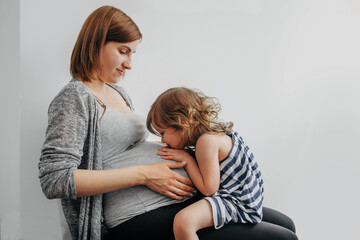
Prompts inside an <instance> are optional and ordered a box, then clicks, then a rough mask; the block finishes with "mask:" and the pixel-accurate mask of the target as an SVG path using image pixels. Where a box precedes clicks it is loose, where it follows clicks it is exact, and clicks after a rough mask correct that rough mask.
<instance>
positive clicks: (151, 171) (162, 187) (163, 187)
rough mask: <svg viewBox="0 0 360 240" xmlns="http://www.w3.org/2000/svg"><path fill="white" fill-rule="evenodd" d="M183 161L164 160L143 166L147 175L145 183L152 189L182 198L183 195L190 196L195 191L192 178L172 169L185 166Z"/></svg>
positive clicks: (143, 171)
mask: <svg viewBox="0 0 360 240" xmlns="http://www.w3.org/2000/svg"><path fill="white" fill-rule="evenodd" d="M185 165H186V163H183V162H162V163H154V164H151V165H146V166H142V167H143V170H142V173H143V174H144V175H145V183H144V184H145V185H146V186H148V187H149V188H150V189H152V190H154V191H156V192H158V193H161V194H163V195H166V196H168V197H171V198H173V199H177V200H181V199H182V198H183V196H189V195H191V194H192V193H194V192H195V189H194V188H193V187H192V186H193V183H192V181H191V180H190V179H188V178H186V177H184V176H182V175H180V174H178V173H177V172H174V171H172V170H171V168H182V167H185Z"/></svg>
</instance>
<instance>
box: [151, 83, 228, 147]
mask: <svg viewBox="0 0 360 240" xmlns="http://www.w3.org/2000/svg"><path fill="white" fill-rule="evenodd" d="M220 111H221V106H220V104H219V103H218V101H217V99H216V98H213V97H208V96H205V95H204V94H203V93H202V92H200V91H198V90H192V89H189V88H184V87H178V88H170V89H168V90H166V91H165V92H163V93H162V94H161V95H160V96H159V97H158V98H157V99H156V100H155V102H154V103H153V104H152V106H151V108H150V111H149V113H148V116H147V120H146V126H147V128H148V130H149V131H150V132H151V133H153V134H155V135H158V136H160V133H158V132H157V131H156V129H155V128H154V127H153V125H152V124H153V123H155V125H157V126H159V127H162V128H163V127H165V128H166V127H172V128H175V129H176V130H181V131H182V143H183V144H184V147H192V146H195V144H196V141H197V140H198V138H199V137H200V136H201V135H202V134H204V133H223V134H225V133H229V132H231V131H232V126H233V123H232V122H220V121H219V120H218V114H219V112H220Z"/></svg>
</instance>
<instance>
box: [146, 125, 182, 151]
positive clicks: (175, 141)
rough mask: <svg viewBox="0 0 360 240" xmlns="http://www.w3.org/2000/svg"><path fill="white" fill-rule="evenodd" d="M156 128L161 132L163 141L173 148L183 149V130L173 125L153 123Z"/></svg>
mask: <svg viewBox="0 0 360 240" xmlns="http://www.w3.org/2000/svg"><path fill="white" fill-rule="evenodd" d="M152 125H153V126H154V128H155V130H156V131H157V132H158V133H160V134H161V142H162V143H166V144H167V145H168V146H169V147H171V148H176V149H183V148H184V146H183V143H182V139H181V138H182V131H181V130H177V129H175V128H172V127H159V126H157V125H156V124H154V122H153V123H152Z"/></svg>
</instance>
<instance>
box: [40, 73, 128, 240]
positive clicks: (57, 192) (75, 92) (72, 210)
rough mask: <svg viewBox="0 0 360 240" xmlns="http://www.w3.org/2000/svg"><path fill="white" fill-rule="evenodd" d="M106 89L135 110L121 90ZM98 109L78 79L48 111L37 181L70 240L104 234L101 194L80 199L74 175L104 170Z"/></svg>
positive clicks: (89, 92) (67, 87)
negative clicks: (57, 206)
mask: <svg viewBox="0 0 360 240" xmlns="http://www.w3.org/2000/svg"><path fill="white" fill-rule="evenodd" d="M110 86H111V87H113V88H114V89H115V90H117V91H118V92H119V93H120V94H121V95H122V97H123V98H124V99H125V101H126V102H127V104H128V105H129V106H130V108H131V109H132V110H133V105H132V103H131V99H130V98H129V96H128V95H127V94H126V92H125V91H124V89H122V88H121V87H119V86H116V85H110ZM98 108H99V106H98V104H97V102H96V99H95V97H94V95H93V94H92V92H91V91H90V90H89V89H88V88H87V87H86V86H85V85H84V84H83V83H82V82H81V81H79V80H78V79H72V80H71V81H70V82H69V83H68V84H67V85H66V86H65V87H64V88H63V89H62V90H61V91H60V92H59V93H58V95H57V96H56V97H55V98H54V100H53V101H52V102H51V104H50V106H49V110H48V118H49V119H48V127H47V130H46V137H45V142H44V144H43V147H42V150H41V157H40V162H39V178H40V183H41V187H42V190H43V193H44V194H45V196H46V197H47V198H49V199H53V198H61V203H62V207H63V211H64V215H65V218H66V220H67V222H68V225H69V229H70V232H71V235H72V238H73V239H82V240H85V239H92V240H99V239H101V235H102V234H103V233H104V229H105V228H103V229H102V194H99V195H96V196H91V197H81V198H80V197H79V198H78V197H77V193H76V186H75V181H74V169H93V170H101V169H102V156H101V142H100V134H99V120H98V119H99V111H98Z"/></svg>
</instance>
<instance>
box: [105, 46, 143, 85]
mask: <svg viewBox="0 0 360 240" xmlns="http://www.w3.org/2000/svg"><path fill="white" fill-rule="evenodd" d="M139 42H140V40H135V41H133V42H128V43H120V42H113V41H111V42H107V43H105V45H104V47H103V48H102V63H103V71H102V73H101V80H102V81H104V82H106V83H111V84H115V83H117V82H119V80H120V78H121V77H122V76H124V74H125V71H126V70H130V69H131V67H132V66H131V57H132V54H133V53H135V51H136V48H137V46H138V45H139Z"/></svg>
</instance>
